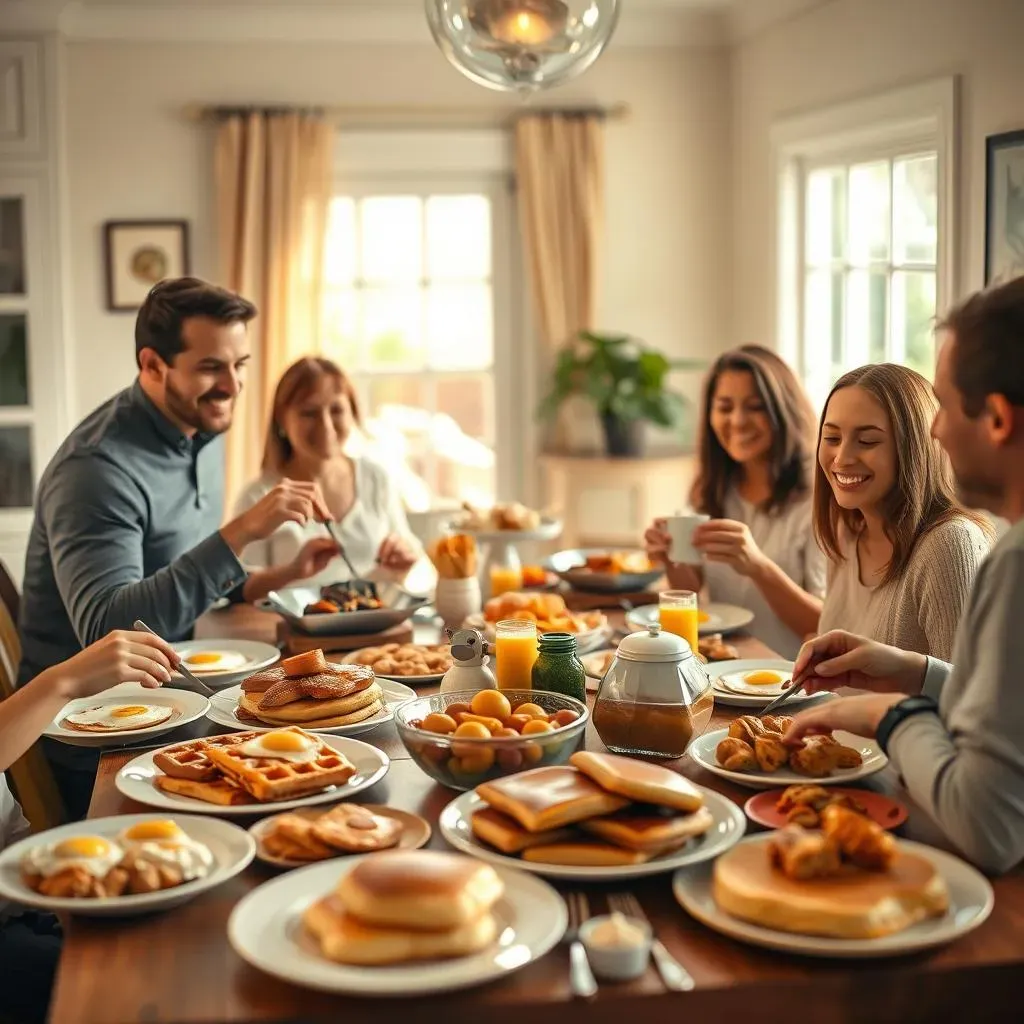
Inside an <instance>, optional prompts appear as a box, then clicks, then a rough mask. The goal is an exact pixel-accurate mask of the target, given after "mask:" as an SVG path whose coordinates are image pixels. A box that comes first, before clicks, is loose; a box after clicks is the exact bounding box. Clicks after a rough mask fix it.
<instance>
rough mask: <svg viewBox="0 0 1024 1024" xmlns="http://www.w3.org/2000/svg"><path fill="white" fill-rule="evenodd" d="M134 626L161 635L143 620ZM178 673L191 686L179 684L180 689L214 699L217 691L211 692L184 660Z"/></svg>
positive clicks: (136, 621) (179, 664) (179, 663)
mask: <svg viewBox="0 0 1024 1024" xmlns="http://www.w3.org/2000/svg"><path fill="white" fill-rule="evenodd" d="M132 626H133V627H134V628H135V629H138V630H141V631H142V632H143V633H150V634H152V635H153V636H159V635H160V634H159V633H158V632H157V631H156V630H155V629H150V628H149V626H147V625H146V624H145V623H144V622H143V621H142V619H136V620H135V621H134V622H133V623H132ZM177 671H178V672H180V673H181V675H182V677H183V678H184V679H185V681H186V682H187V683H189V684H190V685H189V686H182V685H181V684H180V683H178V684H176V685H177V686H178V688H179V689H182V690H195V692H196V693H199V694H202V696H204V697H212V696H213V695H214V692H215V691H214V690H211V689H210V687H209V686H207V685H206V683H204V682H203V681H202V680H201V679H200V678H199V677H198V676H197V675H195V674H194V673H193V672H192V670H191V669H190V668H189V667H188V666H187V665H186V664H185V661H184V659H182V660H180V661H179V662H178V665H177Z"/></svg>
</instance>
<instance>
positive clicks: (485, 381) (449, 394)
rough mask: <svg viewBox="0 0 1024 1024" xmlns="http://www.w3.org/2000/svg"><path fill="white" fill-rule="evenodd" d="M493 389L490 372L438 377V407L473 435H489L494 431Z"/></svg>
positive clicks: (480, 436) (438, 409) (464, 430)
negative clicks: (491, 406) (492, 429)
mask: <svg viewBox="0 0 1024 1024" xmlns="http://www.w3.org/2000/svg"><path fill="white" fill-rule="evenodd" d="M492 391H493V385H492V383H491V378H490V376H489V375H484V374H480V375H479V376H473V377H464V376H459V377H441V378H439V379H438V381H437V411H438V412H442V413H445V414H446V415H448V416H451V418H452V419H453V420H455V422H456V423H458V425H459V426H460V427H461V428H462V431H463V433H465V434H468V435H469V436H470V437H475V438H487V437H489V436H490V434H491V428H490V419H491V417H490V404H491V397H492Z"/></svg>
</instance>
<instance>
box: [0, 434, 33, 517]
mask: <svg viewBox="0 0 1024 1024" xmlns="http://www.w3.org/2000/svg"><path fill="white" fill-rule="evenodd" d="M31 507H32V430H31V428H30V427H0V508H31Z"/></svg>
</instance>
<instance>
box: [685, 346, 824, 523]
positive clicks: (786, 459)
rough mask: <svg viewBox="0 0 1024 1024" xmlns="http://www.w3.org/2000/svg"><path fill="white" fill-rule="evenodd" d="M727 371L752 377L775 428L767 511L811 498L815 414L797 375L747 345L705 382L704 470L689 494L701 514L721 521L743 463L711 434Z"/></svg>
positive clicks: (774, 357)
mask: <svg viewBox="0 0 1024 1024" xmlns="http://www.w3.org/2000/svg"><path fill="white" fill-rule="evenodd" d="M728 370H735V371H739V372H741V373H749V374H750V375H751V377H753V378H754V387H756V388H757V393H758V395H759V396H760V399H761V401H762V403H763V404H764V407H765V411H766V412H767V414H768V419H769V420H770V422H771V425H772V447H771V453H770V458H771V465H772V494H771V497H770V498H769V499H768V501H767V503H766V505H765V507H766V508H767V509H780V508H783V507H784V506H785V505H786V504H787V503H788V502H789V501H791V500H792V499H793V498H796V497H801V496H803V495H806V494H808V493H810V490H811V470H810V462H811V459H812V458H813V452H814V409H813V408H812V406H811V402H810V399H809V398H808V397H807V393H806V392H805V391H804V389H803V388H802V387H801V385H800V382H799V381H798V380H797V378H796V374H795V373H793V371H792V370H791V369H790V368H789V366H788V365H787V363H786V362H785V361H784V360H782V359H780V358H779V356H777V355H776V354H775V353H774V352H772V351H771V349H767V348H764V347H763V346H762V345H743V346H741V347H740V348H735V349H732V350H731V351H729V352H725V353H723V354H722V355H721V356H719V357H718V359H717V360H716V361H715V364H714V366H712V367H711V370H710V371H709V373H708V375H707V378H706V380H705V381H704V397H703V402H702V407H703V415H702V417H701V422H700V442H699V446H698V450H699V453H700V465H699V468H698V471H697V478H696V480H694V483H693V490H692V491H691V492H690V502H691V504H692V505H693V507H694V509H696V510H697V511H698V512H705V513H707V514H708V515H710V516H713V517H714V518H716V519H719V518H721V517H722V516H723V515H724V514H725V513H724V508H725V496H726V494H727V493H728V490H729V487H730V486H731V485H732V484H733V482H734V481H735V479H736V477H737V475H738V473H739V469H740V464H739V463H738V462H736V461H735V460H734V459H733V458H731V457H730V455H729V453H728V452H727V451H726V450H725V449H724V448H723V447H722V445H721V444H720V443H719V440H718V438H717V437H716V436H715V432H714V430H712V429H711V406H712V404H713V402H714V400H715V389H716V388H717V386H718V378H719V377H720V376H721V375H722V374H723V373H725V372H726V371H728Z"/></svg>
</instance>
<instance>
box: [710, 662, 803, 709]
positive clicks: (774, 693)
mask: <svg viewBox="0 0 1024 1024" xmlns="http://www.w3.org/2000/svg"><path fill="white" fill-rule="evenodd" d="M758 669H767V670H768V671H770V672H778V673H780V674H781V675H782V676H783V678H784V679H787V680H788V679H791V678H792V677H793V662H791V661H783V660H781V659H772V658H742V659H740V660H738V661H712V662H709V663H708V664H707V665H705V666H704V671H705V672H707V674H708V676H709V677H710V678H711V687H712V692H713V693H714V696H715V703H716V704H724V705H726V706H728V707H735V708H763V707H764V706H765V704H769V703H771V701H773V700H775V698H776V697H779V696H781V695H782V687H781V686H779V685H775V686H764V687H753V686H751V687H750V692H744V690H741V687H742V685H743V684H742V682H741V681H740V678H739V677H740V676H742V675H744V674H745V673H747V672H755V671H757V670H758ZM730 683H731V684H732V687H735V688H732V687H730V685H729V684H730ZM821 697H822V694H820V693H804V692H803V691H802V690H801V691H800V693H794V694H793V696H792V697H790V698H789V700H788V701H786V703H785V705H784V706H783V707H782V708H780V709H779V714H780V715H791V714H793V709H794V708H795V707H797V706H798V705H800V704H802V703H804V702H805V701H808V700H814V699H815V698H817V699H820V698H821Z"/></svg>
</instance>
